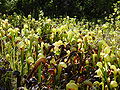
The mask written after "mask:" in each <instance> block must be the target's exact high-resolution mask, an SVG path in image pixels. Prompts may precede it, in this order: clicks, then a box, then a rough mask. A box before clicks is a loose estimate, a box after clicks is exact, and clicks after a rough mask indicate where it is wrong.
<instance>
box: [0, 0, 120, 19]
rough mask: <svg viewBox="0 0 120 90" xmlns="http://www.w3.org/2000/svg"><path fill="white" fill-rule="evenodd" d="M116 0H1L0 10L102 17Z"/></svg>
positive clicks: (5, 11) (10, 12)
mask: <svg viewBox="0 0 120 90" xmlns="http://www.w3.org/2000/svg"><path fill="white" fill-rule="evenodd" d="M117 1H118V0H74V1H73V0H1V2H0V3H1V4H0V12H1V13H7V14H12V13H13V12H17V13H19V14H23V15H24V16H28V15H29V14H31V15H32V17H34V18H37V19H38V17H39V13H40V10H42V11H43V12H44V15H45V16H49V17H60V16H70V17H74V16H77V18H88V19H90V20H91V19H93V18H94V19H96V18H104V17H105V16H108V15H109V14H110V13H112V12H113V8H112V5H113V3H115V2H117Z"/></svg>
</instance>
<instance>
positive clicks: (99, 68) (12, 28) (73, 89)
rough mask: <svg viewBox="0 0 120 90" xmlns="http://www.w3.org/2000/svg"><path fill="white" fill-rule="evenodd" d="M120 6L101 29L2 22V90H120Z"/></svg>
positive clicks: (69, 23)
mask: <svg viewBox="0 0 120 90" xmlns="http://www.w3.org/2000/svg"><path fill="white" fill-rule="evenodd" d="M119 4H120V1H118V2H117V3H116V4H114V12H113V13H112V14H110V15H109V16H108V17H105V18H104V19H105V22H103V21H102V20H97V23H94V22H89V21H88V20H87V19H82V20H81V21H78V20H77V19H76V18H70V17H69V16H67V17H65V18H52V19H50V18H48V17H44V16H43V13H42V12H41V13H40V14H39V19H38V20H35V19H34V18H32V17H31V15H28V17H24V16H21V15H17V14H15V13H14V14H13V15H6V14H4V15H1V16H0V17H1V18H0V89H9V90H12V89H17V88H19V89H20V88H21V89H25V90H27V89H29V90H37V89H40V90H49V89H50V90H61V89H63V90H64V89H66V90H119V89H120V7H118V5H119Z"/></svg>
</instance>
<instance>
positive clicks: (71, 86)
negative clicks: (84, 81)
mask: <svg viewBox="0 0 120 90" xmlns="http://www.w3.org/2000/svg"><path fill="white" fill-rule="evenodd" d="M66 90H78V85H77V84H75V81H73V80H71V81H70V82H69V83H68V84H67V85H66Z"/></svg>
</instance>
